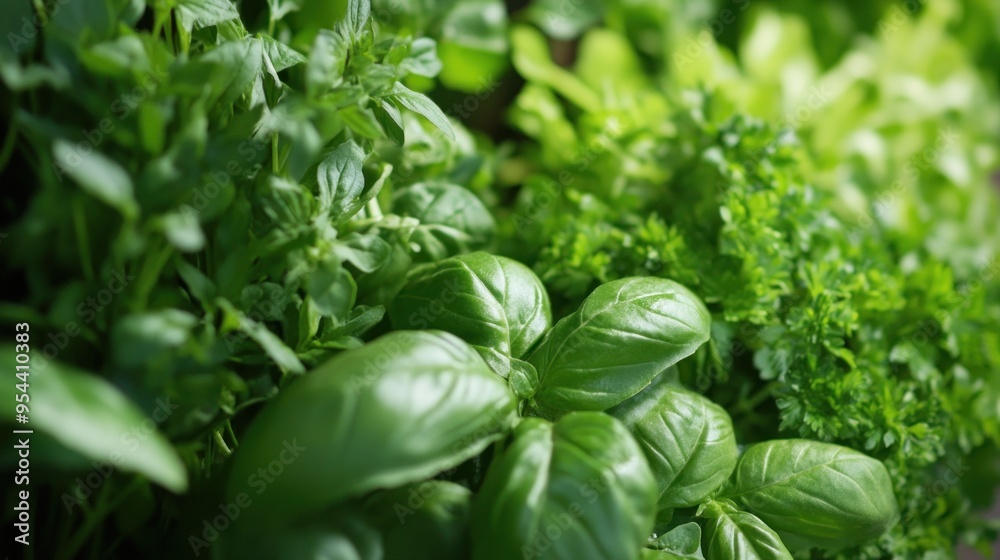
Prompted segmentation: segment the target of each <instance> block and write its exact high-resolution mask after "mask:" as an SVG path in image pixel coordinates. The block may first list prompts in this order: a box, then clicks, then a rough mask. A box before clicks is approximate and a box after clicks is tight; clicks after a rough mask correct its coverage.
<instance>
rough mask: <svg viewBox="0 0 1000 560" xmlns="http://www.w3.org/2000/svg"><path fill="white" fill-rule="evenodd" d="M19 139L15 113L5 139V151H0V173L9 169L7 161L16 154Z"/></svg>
mask: <svg viewBox="0 0 1000 560" xmlns="http://www.w3.org/2000/svg"><path fill="white" fill-rule="evenodd" d="M16 139H17V123H15V122H14V113H13V112H12V113H11V114H10V122H9V123H8V128H7V136H5V137H4V139H3V149H2V150H0V171H3V169H4V168H5V167H7V161H8V160H10V156H11V154H13V153H14V146H15V144H16V142H14V140H16Z"/></svg>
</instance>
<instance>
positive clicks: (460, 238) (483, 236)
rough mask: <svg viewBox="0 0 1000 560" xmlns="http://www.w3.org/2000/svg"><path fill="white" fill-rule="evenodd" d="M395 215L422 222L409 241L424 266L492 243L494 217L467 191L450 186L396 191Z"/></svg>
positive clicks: (423, 185)
mask: <svg viewBox="0 0 1000 560" xmlns="http://www.w3.org/2000/svg"><path fill="white" fill-rule="evenodd" d="M392 211H393V212H394V213H396V214H399V215H400V216H405V217H412V218H416V219H418V220H420V226H418V227H417V229H416V230H415V231H414V232H413V234H412V235H411V237H410V240H411V242H413V243H416V244H417V246H418V248H419V253H417V254H416V255H415V256H416V257H417V258H418V259H420V260H421V261H423V262H433V261H439V260H441V259H445V258H448V257H451V256H454V255H457V254H460V253H467V252H469V251H475V250H478V249H485V248H486V247H487V246H489V244H490V243H491V242H492V240H493V235H494V230H495V229H496V226H495V224H494V222H493V216H492V215H491V214H490V211H489V210H487V208H486V206H485V205H483V203H482V202H481V201H480V200H479V198H478V197H476V195H474V194H473V193H472V192H470V191H469V190H468V189H465V188H462V187H459V186H457V185H451V184H448V183H437V182H435V183H417V184H415V185H411V186H409V187H407V188H405V189H402V190H400V191H397V192H396V194H395V195H394V196H393V198H392Z"/></svg>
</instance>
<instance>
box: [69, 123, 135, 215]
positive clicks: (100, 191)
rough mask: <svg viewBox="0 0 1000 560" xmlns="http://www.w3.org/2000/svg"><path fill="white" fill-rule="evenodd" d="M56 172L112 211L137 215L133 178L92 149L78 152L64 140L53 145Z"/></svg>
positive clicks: (114, 162) (116, 164) (112, 161)
mask: <svg viewBox="0 0 1000 560" xmlns="http://www.w3.org/2000/svg"><path fill="white" fill-rule="evenodd" d="M52 154H53V157H54V158H55V164H56V172H57V173H58V174H59V176H60V177H62V176H64V175H65V176H67V177H69V178H71V179H72V180H73V181H75V182H76V183H78V184H79V185H80V187H81V188H83V190H84V191H86V192H87V194H89V195H91V196H93V197H94V198H97V199H98V200H100V201H101V202H104V203H105V204H107V205H108V206H111V207H112V208H116V209H117V210H118V211H120V212H121V213H122V215H124V216H125V217H126V218H132V217H134V216H135V215H136V213H137V212H138V205H137V204H136V200H135V197H134V192H133V187H132V179H131V177H130V176H129V174H128V172H127V171H126V170H125V169H124V168H123V167H122V166H121V164H119V163H118V162H116V161H114V160H112V159H111V158H109V157H108V156H105V155H104V154H101V153H100V152H97V151H95V150H92V149H91V150H80V149H77V147H76V146H74V145H73V144H71V143H69V142H66V141H64V140H56V142H55V143H54V144H53V145H52Z"/></svg>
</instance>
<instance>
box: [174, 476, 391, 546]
mask: <svg viewBox="0 0 1000 560" xmlns="http://www.w3.org/2000/svg"><path fill="white" fill-rule="evenodd" d="M254 497H256V493H254V492H251V493H249V494H248V495H247V496H245V500H244V501H242V502H240V501H236V502H234V503H230V504H228V505H230V507H236V506H238V505H241V504H242V503H246V504H247V505H246V506H245V507H246V509H247V511H252V510H253V509H254V508H256V507H257V501H256V500H254ZM237 511H239V510H237ZM233 527H234V530H230V531H223V532H221V533H220V535H221V537H222V538H221V539H220V545H221V547H220V548H221V549H222V554H221V555H220V558H225V559H226V560H257V559H258V558H281V559H282V560H320V559H336V560H383V558H385V553H384V550H385V548H384V546H383V544H382V536H381V535H380V534H379V532H378V530H377V529H376V528H374V527H372V526H371V525H370V524H369V523H367V522H365V521H364V520H361V519H358V518H356V517H355V516H351V515H348V514H347V513H346V512H335V513H333V514H329V515H324V516H322V517H319V518H316V519H311V520H309V521H308V522H306V523H305V524H302V525H299V526H296V527H294V528H284V527H277V528H265V529H263V530H261V529H257V530H254V531H247V530H240V529H239V528H240V525H239V524H238V523H234V524H233ZM188 542H189V543H191V545H192V551H193V552H194V553H195V556H201V553H202V552H208V551H207V550H202V549H201V547H202V546H206V547H207V546H210V541H208V540H192V539H190V538H189V541H188ZM213 548H214V547H213ZM206 556H207V555H206Z"/></svg>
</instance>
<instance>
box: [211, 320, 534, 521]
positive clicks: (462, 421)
mask: <svg viewBox="0 0 1000 560" xmlns="http://www.w3.org/2000/svg"><path fill="white" fill-rule="evenodd" d="M515 405H516V400H515V399H514V396H513V395H512V394H511V393H510V391H509V390H508V389H507V387H506V386H505V384H504V382H503V380H501V379H499V378H498V377H497V376H496V375H494V374H493V372H492V371H490V369H489V368H488V367H487V366H486V364H485V363H484V362H483V360H482V358H480V357H479V356H478V355H477V354H476V352H475V351H474V350H472V348H470V347H469V346H468V345H467V344H465V343H464V342H462V341H461V340H460V339H458V338H456V337H454V336H452V335H450V334H447V333H439V332H427V331H418V332H411V331H396V332H393V333H390V334H387V335H385V336H383V337H381V338H378V339H376V340H375V341H373V342H371V343H369V344H367V345H365V346H363V347H361V348H358V349H356V350H351V351H348V352H345V353H342V354H340V355H338V356H337V357H335V358H333V359H332V360H330V361H328V362H326V363H325V364H323V365H321V366H320V367H319V368H317V369H315V370H313V371H311V372H309V373H308V374H306V375H304V376H303V377H301V378H300V379H298V380H297V381H295V382H294V383H292V384H290V385H289V386H288V387H286V388H285V389H283V390H282V391H281V393H279V394H278V396H277V397H275V398H274V400H272V401H271V402H269V403H268V405H267V406H266V407H265V408H264V409H263V410H262V411H261V412H260V414H259V415H258V416H257V417H256V418H255V419H254V422H253V423H252V424H251V425H250V427H249V429H248V430H247V432H246V434H245V435H244V436H243V437H241V438H240V441H241V442H242V445H241V446H240V448H239V450H238V451H237V453H236V455H235V457H234V462H233V467H232V471H231V473H230V478H229V483H228V491H229V496H230V497H233V496H235V495H237V494H238V493H239V492H242V491H246V489H247V488H248V487H252V486H253V484H254V480H255V478H254V477H255V476H256V474H255V473H256V472H257V470H258V469H259V468H260V466H261V465H266V464H267V463H269V462H270V461H273V460H277V459H278V458H279V454H282V453H285V451H288V450H295V452H294V453H293V452H292V451H288V453H286V455H296V456H295V457H294V458H291V457H287V459H288V461H287V462H285V463H284V468H283V472H284V474H282V476H280V477H275V478H274V479H273V480H274V482H272V483H270V484H268V486H267V492H263V493H261V494H260V495H259V496H256V497H255V498H254V503H255V506H254V507H253V508H250V509H248V510H247V511H246V515H247V523H249V524H251V525H254V524H258V523H261V524H271V523H273V520H274V519H281V520H284V521H285V522H287V523H294V522H295V521H296V520H300V519H304V518H307V517H308V516H310V515H312V514H315V513H316V512H318V511H320V510H322V509H324V508H326V507H328V506H331V505H334V504H336V503H338V502H340V501H342V500H344V499H346V498H349V497H352V496H360V495H362V494H365V493H366V492H369V491H371V490H375V489H378V488H388V487H394V486H399V485H401V484H406V483H408V482H412V481H416V480H422V479H424V478H427V477H428V476H432V475H434V474H436V473H438V472H440V471H442V470H444V469H448V468H451V467H454V466H456V465H458V464H459V463H461V462H462V461H465V460H466V459H468V458H470V457H473V456H475V455H477V454H479V453H480V452H481V451H482V450H483V449H484V448H485V447H486V446H487V445H489V444H490V443H491V442H492V441H494V440H496V439H497V438H499V437H500V436H501V434H502V433H503V432H504V431H506V430H507V429H509V428H510V427H511V425H512V424H513V422H514V419H515V417H516V412H515ZM282 457H283V458H286V457H285V455H282Z"/></svg>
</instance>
